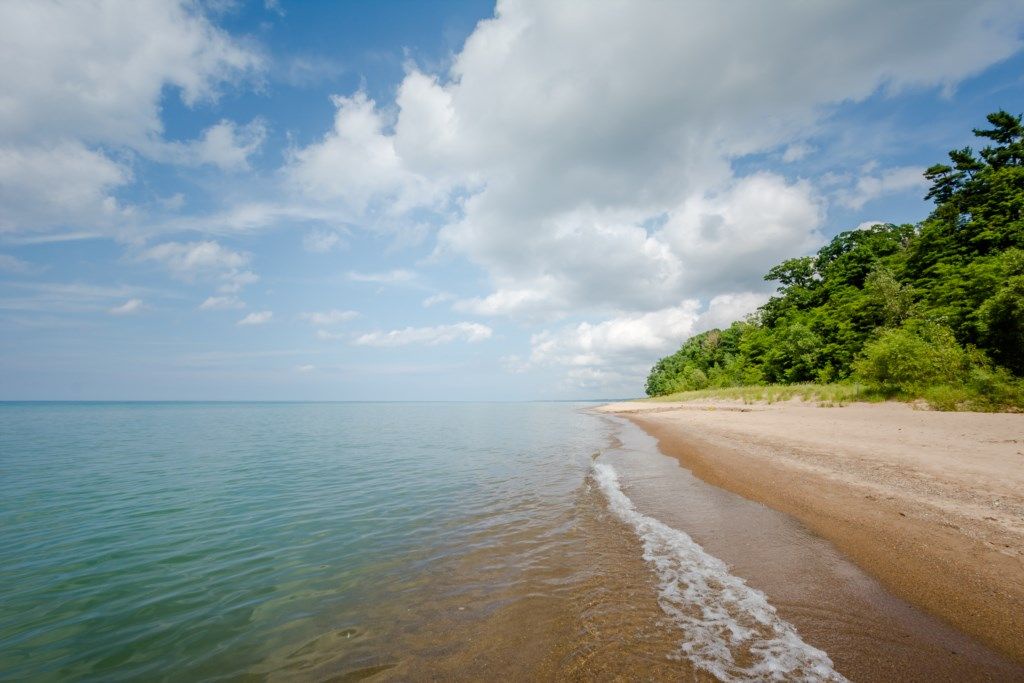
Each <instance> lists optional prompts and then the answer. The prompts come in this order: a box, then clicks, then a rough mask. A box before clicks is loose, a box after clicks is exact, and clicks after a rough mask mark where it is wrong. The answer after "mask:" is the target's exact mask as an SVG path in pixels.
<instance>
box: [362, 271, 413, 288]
mask: <svg viewBox="0 0 1024 683" xmlns="http://www.w3.org/2000/svg"><path fill="white" fill-rule="evenodd" d="M348 279H349V280H351V281H352V282H375V283H378V284H384V285H394V284H400V283H403V282H412V281H413V280H415V279H416V273H415V272H413V271H411V270H406V269H404V268H399V269H396V270H389V271H385V272H380V273H358V272H355V271H352V272H350V273H349V274H348Z"/></svg>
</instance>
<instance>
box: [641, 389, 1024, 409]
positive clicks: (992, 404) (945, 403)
mask: <svg viewBox="0 0 1024 683" xmlns="http://www.w3.org/2000/svg"><path fill="white" fill-rule="evenodd" d="M716 398H717V399H724V400H733V401H742V402H743V403H746V404H752V403H778V402H779V401H791V400H793V399H801V400H803V401H807V402H808V403H816V404H818V405H819V406H823V407H834V406H843V405H846V404H848V403H851V402H853V401H870V402H881V401H902V402H906V403H912V402H915V401H923V402H924V403H927V405H928V406H929V407H930V408H931V409H932V410H941V411H957V410H960V411H964V410H969V411H976V412H1011V413H1017V412H1024V386H1021V385H1019V384H1013V385H1005V384H994V385H992V386H967V385H960V386H952V385H936V386H930V387H924V388H921V389H919V390H915V391H911V392H899V393H883V392H880V391H878V390H876V389H869V388H868V387H867V386H865V385H863V384H855V383H843V384H814V383H806V384H769V385H760V386H756V385H755V386H744V387H717V388H709V389H699V390H696V391H681V392H678V393H675V394H668V395H666V396H655V397H653V398H646V399H641V400H643V401H650V402H664V401H698V400H701V399H716Z"/></svg>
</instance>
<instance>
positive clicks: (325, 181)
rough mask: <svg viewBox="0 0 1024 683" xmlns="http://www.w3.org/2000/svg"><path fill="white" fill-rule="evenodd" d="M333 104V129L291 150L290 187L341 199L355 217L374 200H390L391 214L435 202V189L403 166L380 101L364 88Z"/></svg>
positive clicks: (315, 195)
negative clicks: (303, 145)
mask: <svg viewBox="0 0 1024 683" xmlns="http://www.w3.org/2000/svg"><path fill="white" fill-rule="evenodd" d="M332 102H333V103H334V106H335V107H336V108H337V112H336V114H335V119H334V128H333V130H331V131H330V132H329V133H328V134H327V135H325V136H324V137H323V138H322V139H321V140H320V141H319V142H316V143H314V144H312V145H309V146H308V147H305V148H301V149H293V150H292V151H291V152H290V155H289V160H288V166H287V169H286V173H287V177H288V180H289V182H290V184H291V186H292V187H293V188H294V189H295V190H297V191H298V192H300V193H301V194H303V195H304V196H306V197H307V198H310V199H312V200H314V201H320V202H331V201H333V202H340V203H341V206H343V207H345V208H347V209H349V210H351V212H352V214H353V215H354V216H359V215H362V214H364V213H365V212H366V211H367V210H368V209H370V208H371V203H372V202H374V201H375V200H377V201H385V200H386V202H387V209H388V210H389V211H391V212H394V211H400V210H403V209H409V208H413V207H416V206H422V205H424V204H429V203H431V201H432V200H433V198H434V196H435V194H436V193H437V192H438V190H437V188H435V187H434V186H433V183H432V182H431V181H429V180H427V179H426V178H425V177H423V176H420V175H417V174H414V173H412V172H410V171H408V170H407V169H406V168H405V167H404V166H403V164H402V161H401V159H399V157H398V154H397V153H396V151H395V142H394V140H393V138H392V137H391V136H389V135H386V134H385V133H384V120H383V117H382V115H381V114H380V112H379V111H378V110H377V108H376V103H375V102H374V101H373V100H371V99H368V98H367V97H366V94H365V93H363V92H357V93H356V94H355V95H353V96H352V97H342V96H335V97H333V98H332Z"/></svg>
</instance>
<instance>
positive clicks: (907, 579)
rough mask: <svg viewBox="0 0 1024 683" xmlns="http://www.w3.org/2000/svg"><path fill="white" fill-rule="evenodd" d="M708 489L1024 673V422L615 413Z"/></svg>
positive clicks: (919, 416)
mask: <svg viewBox="0 0 1024 683" xmlns="http://www.w3.org/2000/svg"><path fill="white" fill-rule="evenodd" d="M599 410H601V411H603V412H610V413H617V414H623V415H627V416H628V417H630V418H631V419H632V420H633V421H635V422H636V423H637V424H639V425H640V426H641V427H643V428H644V429H645V430H646V431H648V432H649V433H650V434H651V435H652V436H654V437H655V438H657V439H658V440H659V443H660V447H661V449H662V451H663V452H665V453H666V454H667V455H672V456H675V457H678V458H679V459H680V460H681V461H682V463H683V464H684V465H685V466H686V467H688V468H689V469H691V470H692V471H693V472H694V473H695V474H697V475H698V476H699V477H701V478H702V479H704V480H706V481H708V482H710V483H712V484H715V485H717V486H721V487H722V488H725V489H728V490H730V491H733V492H735V493H738V494H740V495H743V496H745V497H747V498H751V499H754V500H757V501H760V502H762V503H765V504H766V505H769V506H770V507H773V508H776V509H778V510H781V511H783V512H786V513H788V514H791V515H793V516H794V517H796V518H798V519H800V520H801V521H802V522H803V523H804V524H805V525H807V526H808V527H809V528H810V529H811V530H812V531H814V532H815V533H817V534H819V535H821V536H823V537H825V538H827V539H829V540H830V541H832V542H833V543H834V544H835V545H836V546H837V547H838V548H839V549H840V550H841V551H842V552H844V553H845V554H846V555H848V556H849V557H851V558H852V559H853V560H854V561H855V562H856V563H857V564H859V565H860V566H861V567H863V568H864V569H865V570H867V571H868V572H869V573H871V574H873V575H875V576H876V577H878V578H879V579H880V580H881V581H882V582H883V583H884V584H885V585H886V586H887V587H888V588H889V589H890V590H892V591H893V592H894V593H896V594H897V595H899V596H901V597H903V598H905V599H907V600H909V601H910V602H912V603H914V604H916V605H918V606H920V607H922V608H924V609H925V610H927V611H929V612H931V613H933V614H935V615H937V616H939V617H942V618H944V619H946V620H948V621H949V622H951V623H952V624H954V625H955V626H957V627H958V628H960V629H961V630H963V631H965V632H966V633H968V634H971V635H973V636H975V637H977V638H979V639H980V640H982V641H983V642H985V643H987V644H989V645H990V646H992V647H994V648H996V649H998V650H1000V651H1002V652H1004V653H1006V654H1007V655H1008V656H1010V657H1011V658H1013V659H1015V660H1016V661H1018V662H1024V415H1019V414H1018V415H1011V414H984V413H942V412H933V411H928V410H915V409H914V408H913V407H911V406H909V405H906V404H899V403H884V404H867V403H860V404H852V405H848V406H845V407H841V408H823V407H817V406H815V405H812V404H807V403H800V402H786V403H776V404H771V405H766V404H760V405H758V404H755V405H745V404H743V403H741V402H738V401H737V402H732V401H704V402H690V403H619V404H611V405H608V406H603V407H602V408H600V409H599Z"/></svg>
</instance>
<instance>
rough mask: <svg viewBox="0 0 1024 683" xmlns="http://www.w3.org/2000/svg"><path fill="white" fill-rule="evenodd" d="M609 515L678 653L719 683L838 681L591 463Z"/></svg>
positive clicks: (722, 569) (768, 610) (725, 572)
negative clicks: (629, 534) (635, 539)
mask: <svg viewBox="0 0 1024 683" xmlns="http://www.w3.org/2000/svg"><path fill="white" fill-rule="evenodd" d="M593 478H594V481H596V482H597V485H598V486H599V487H600V489H601V491H602V492H603V493H604V494H605V496H606V497H607V498H608V504H609V507H610V508H611V510H612V512H613V513H614V514H615V515H616V516H617V517H618V518H619V519H621V520H622V521H623V522H625V523H626V524H627V525H629V526H630V527H632V528H633V529H634V530H635V531H636V534H637V536H639V538H640V540H641V541H642V543H643V557H644V559H645V560H646V561H647V562H648V563H650V564H651V566H652V567H653V568H654V571H655V573H656V574H657V576H658V580H659V592H658V603H659V604H660V605H661V608H662V609H663V610H664V611H665V613H666V614H668V615H669V617H671V619H672V620H673V622H675V623H676V624H677V625H678V626H679V627H680V628H681V629H682V631H683V634H684V638H683V641H682V643H681V644H680V650H681V653H682V655H684V656H685V657H686V658H687V659H689V660H690V661H691V662H692V663H693V664H695V665H696V666H697V667H699V668H701V669H703V670H705V671H707V672H709V673H711V674H713V675H714V676H716V677H717V678H719V679H721V680H723V681H751V680H757V681H764V680H774V681H845V680H846V678H844V677H843V676H842V675H841V674H840V673H838V672H837V671H836V670H835V669H834V668H833V666H832V660H831V659H829V657H828V655H827V654H825V653H824V652H823V651H821V650H819V649H817V648H816V647H813V646H811V645H808V644H807V643H805V642H804V641H803V640H802V639H801V638H800V636H799V634H797V631H796V628H795V627H794V626H793V625H792V624H790V623H789V622H787V621H786V620H784V619H782V618H781V617H780V616H779V615H778V613H777V612H776V611H775V608H774V607H772V605H771V604H769V603H768V599H767V598H766V597H765V595H764V593H762V592H761V591H759V590H757V589H755V588H751V587H750V586H748V585H747V584H746V582H745V581H744V580H743V579H741V578H739V577H738V576H734V575H733V574H731V573H729V569H728V567H727V566H726V565H725V563H724V562H722V561H721V560H719V559H718V558H717V557H714V556H712V555H709V554H708V553H707V552H705V551H704V549H703V548H702V547H701V546H700V545H699V544H697V543H696V542H694V540H693V539H692V538H690V537H689V536H688V535H687V534H686V533H684V532H682V531H680V530H678V529H673V528H672V527H670V526H668V525H666V524H663V523H662V522H660V521H658V520H657V519H654V518H653V517H648V516H647V515H644V514H643V513H641V512H639V511H638V510H637V509H636V506H635V505H634V504H633V501H632V500H630V498H629V496H627V495H626V494H625V493H623V491H622V487H621V486H620V485H619V477H618V474H617V473H616V472H615V469H614V468H613V467H612V466H611V465H609V464H607V463H602V462H595V463H594V464H593Z"/></svg>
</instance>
